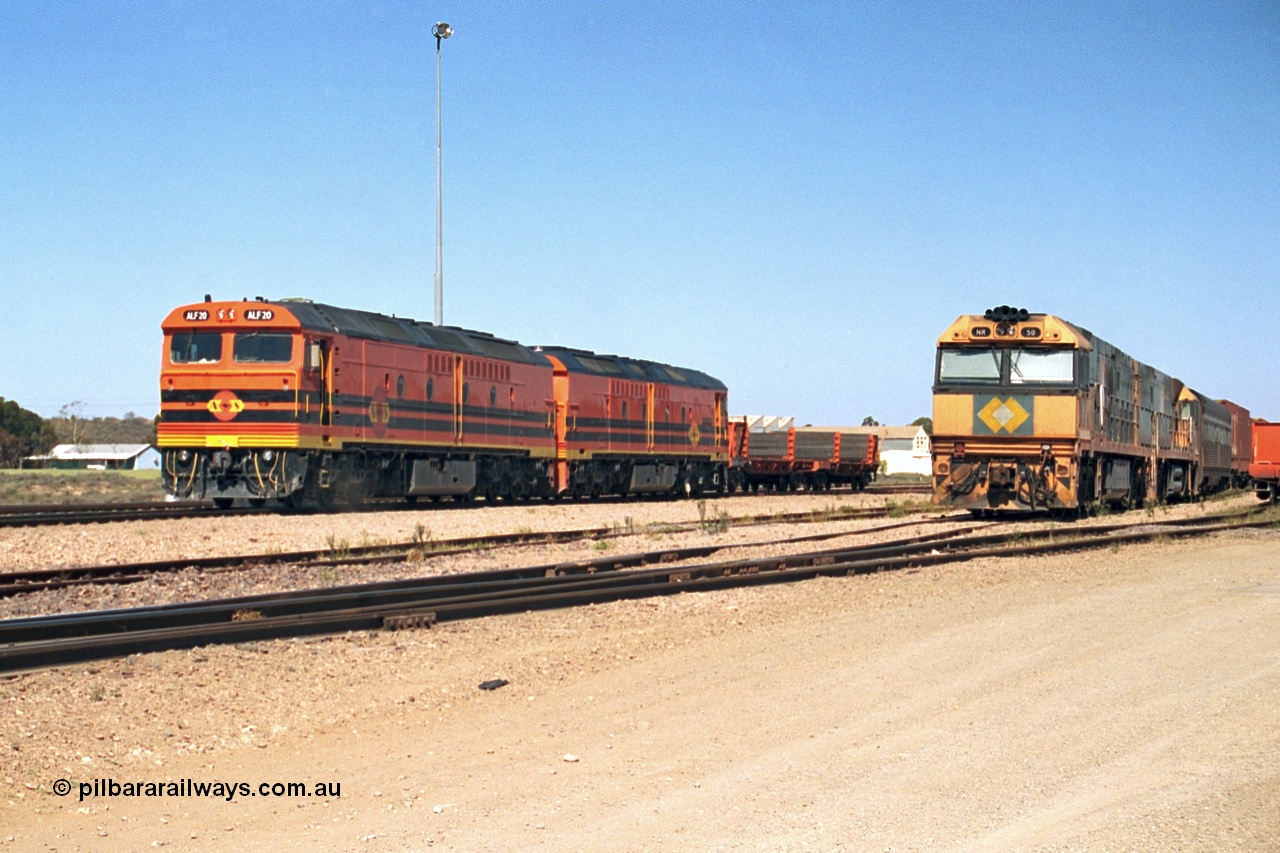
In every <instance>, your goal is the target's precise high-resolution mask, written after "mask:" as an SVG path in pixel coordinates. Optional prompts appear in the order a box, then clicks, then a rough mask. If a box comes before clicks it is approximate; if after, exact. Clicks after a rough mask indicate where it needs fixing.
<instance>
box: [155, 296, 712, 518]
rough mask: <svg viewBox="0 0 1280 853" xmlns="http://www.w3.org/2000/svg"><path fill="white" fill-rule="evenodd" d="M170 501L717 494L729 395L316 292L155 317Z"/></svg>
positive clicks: (694, 375) (660, 372) (684, 373)
mask: <svg viewBox="0 0 1280 853" xmlns="http://www.w3.org/2000/svg"><path fill="white" fill-rule="evenodd" d="M162 329H163V331H164V355H163V359H162V367H161V373H160V398H161V407H160V421H159V424H158V425H157V431H156V432H157V444H158V446H159V448H160V450H161V452H162V454H163V460H162V477H163V481H164V487H165V489H166V491H167V492H168V494H170V495H172V496H173V497H175V498H209V499H212V500H213V501H214V502H215V504H217V505H218V506H222V507H226V506H230V505H231V503H232V502H233V501H234V500H235V499H237V498H242V499H246V500H248V501H249V502H250V503H251V504H254V505H259V504H263V503H265V502H266V501H268V500H278V501H282V502H284V503H285V504H289V505H304V504H305V505H318V506H330V505H335V504H355V503H359V502H361V501H362V500H364V499H365V498H371V497H399V498H409V499H411V500H412V499H416V498H419V497H428V498H432V499H440V498H443V497H453V498H457V499H459V500H463V501H466V500H470V499H471V498H473V497H475V496H478V495H483V496H485V497H487V498H489V499H494V498H503V499H522V498H530V497H552V496H560V495H569V496H596V495H605V494H644V493H668V494H677V495H698V494H701V493H703V492H707V491H716V492H722V491H724V490H725V489H726V488H727V485H728V483H727V479H728V478H727V473H728V462H729V448H728V415H727V411H728V410H727V389H726V388H725V386H724V384H723V383H721V382H720V381H719V380H717V379H714V378H712V377H710V376H708V375H707V374H705V373H702V372H700V371H697V370H690V369H687V368H679V367H672V366H671V365H666V364H660V363H657V362H652V361H645V360H642V359H633V358H624V357H620V356H614V355H600V354H597V353H592V352H587V351H585V350H576V349H569V348H566V347H553V346H548V347H540V348H530V347H526V346H524V345H522V344H519V343H517V342H515V341H509V340H503V339H501V338H497V337H494V336H493V335H490V334H486V333H484V332H475V331H469V330H466V329H460V328H457V327H453V326H435V325H432V324H430V323H425V322H419V321H415V320H410V319H405V318H397V317H392V316H386V315H382V314H375V313H371V312H367V311H357V310H352V309H347V308H338V307H335V306H332V305H322V304H319V303H313V302H311V301H309V300H280V301H267V300H264V299H262V298H257V299H255V300H253V301H249V300H244V301H241V302H215V301H213V300H212V299H211V298H210V297H206V298H205V301H204V302H201V303H196V304H194V305H184V306H181V307H179V308H176V309H174V310H173V311H172V312H170V314H169V315H168V316H167V317H166V318H165V320H164V322H163V324H162Z"/></svg>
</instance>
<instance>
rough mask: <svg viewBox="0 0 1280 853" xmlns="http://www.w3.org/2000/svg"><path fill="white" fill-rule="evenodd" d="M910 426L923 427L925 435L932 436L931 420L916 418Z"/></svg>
mask: <svg viewBox="0 0 1280 853" xmlns="http://www.w3.org/2000/svg"><path fill="white" fill-rule="evenodd" d="M911 425H912V426H918V427H924V434H925V435H933V418H916V419H915V420H914V421H912V422H911Z"/></svg>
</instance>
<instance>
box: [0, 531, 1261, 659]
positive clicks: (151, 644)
mask: <svg viewBox="0 0 1280 853" xmlns="http://www.w3.org/2000/svg"><path fill="white" fill-rule="evenodd" d="M1224 519H1226V521H1225V522H1224ZM1274 524H1275V522H1274V521H1273V520H1265V521H1257V520H1255V521H1249V520H1245V519H1242V518H1239V517H1232V516H1205V517H1202V518H1196V519H1180V520H1177V521H1173V522H1170V521H1164V522H1147V523H1142V524H1136V525H1105V526H1095V527H1086V528H1076V529H1072V530H1063V529H1061V528H1056V529H1044V530H1036V531H1023V532H1020V533H1015V534H995V535H991V534H985V535H976V536H971V535H964V536H960V537H953V538H950V539H944V538H942V536H944V535H947V534H939V535H934V536H921V537H912V538H911V539H910V540H906V541H901V542H896V543H880V544H875V545H868V546H862V547H856V548H849V547H844V548H837V549H828V550H825V551H815V552H809V553H806V554H793V555H786V556H777V557H766V558H756V559H747V560H731V561H723V562H715V563H703V564H695V565H674V566H667V567H662V568H653V569H636V570H630V571H616V570H605V571H598V570H597V571H592V569H591V565H592V564H593V563H595V562H596V561H586V562H584V563H573V564H551V565H549V566H534V567H527V568H524V569H510V570H498V571H493V572H483V573H473V574H468V575H454V576H439V575H437V576H432V577H429V578H418V579H413V580H409V581H393V582H384V583H381V584H371V585H362V586H358V587H349V588H342V589H331V590H304V591H300V592H294V593H276V594H272V595H268V596H251V597H243V598H238V599H227V600H221V601H206V602H199V603H193V604H180V605H164V606H160V607H150V608H136V609H131V610H119V611H102V612H91V613H82V614H67V615H60V616H44V617H31V618H27V619H15V620H7V621H5V622H0V643H3V644H6V645H3V646H0V671H14V670H20V669H28V668H34V667H47V666H54V665H59V664H67V663H75V662H81V661H87V660H96V659H101V658H109V657H119V656H121V655H127V654H134V653H139V652H146V651H160V650H172V649H184V648H193V647H196V646H201V645H207V644H212V643H233V642H246V641H251V640H261V639H274V638H282V637H296V636H305V635H310V634H322V633H335V632H342V631H353V630H371V629H399V628H410V627H421V626H428V625H430V624H433V623H435V622H444V621H452V620H457V619H467V618H475V617H479V616H487V615H496V614H502V613H512V612H520V611H525V610H535V609H549V608H557V607H568V606H574V605H579V604H586V603H601V602H605V601H617V600H622V599H628V598H639V597H649V596H656V595H670V594H674V593H679V592H691V591H699V590H711V589H723V588H728V587H732V586H749V585H757V584H771V583H780V582H787V581H793V580H805V579H810V578H814V577H820V576H837V575H839V576H845V575H856V574H864V573H870V572H879V571H890V570H895V569H904V568H913V567H922V566H930V565H942V564H946V563H955V562H961V561H968V560H973V559H979V558H983V557H1011V556H1029V555H1033V554H1046V553H1061V552H1066V551H1078V550H1086V549H1096V548H1102V547H1109V546H1111V545H1113V544H1125V543H1133V542H1142V541H1148V540H1151V539H1156V538H1160V537H1167V538H1183V537H1188V536H1199V535H1206V534H1209V533H1214V532H1220V531H1224V530H1234V529H1241V528H1249V527H1263V526H1272V525H1274ZM1117 528H1122V529H1117ZM1140 528H1147V529H1145V530H1144V529H1140ZM1010 543H1013V544H1010ZM694 550H696V549H694ZM669 553H672V552H662V551H658V552H651V555H650V558H649V559H651V560H656V561H657V562H659V563H661V562H663V561H664V560H663V557H664V555H665V554H669ZM606 559H609V560H611V561H614V562H616V561H617V560H618V559H619V558H616V557H615V558H606Z"/></svg>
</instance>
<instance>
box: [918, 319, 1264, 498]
mask: <svg viewBox="0 0 1280 853" xmlns="http://www.w3.org/2000/svg"><path fill="white" fill-rule="evenodd" d="M1248 419H1249V413H1248V412H1247V411H1246V410H1244V409H1243V408H1241V407H1240V406H1237V405H1235V404H1233V403H1226V402H1215V401H1214V400H1212V399H1210V398H1208V397H1206V396H1205V395H1203V394H1201V393H1199V392H1198V391H1195V390H1193V389H1191V388H1189V387H1187V386H1186V385H1185V384H1184V383H1182V382H1181V381H1179V380H1178V379H1175V378H1174V377H1172V376H1168V375H1166V374H1164V373H1161V372H1160V371H1158V370H1156V369H1155V368H1153V367H1150V366H1148V365H1145V364H1143V363H1142V362H1140V361H1138V360H1137V359H1134V358H1132V357H1130V356H1129V355H1126V354H1125V353H1124V352H1121V351H1120V350H1119V349H1117V348H1116V347H1114V346H1112V345H1111V344H1109V343H1107V342H1106V341H1104V340H1102V339H1101V338H1098V337H1096V336H1095V335H1094V334H1092V333H1091V332H1089V331H1088V330H1086V329H1082V328H1080V327H1078V326H1074V325H1072V324H1071V323H1068V322H1067V321H1065V320H1063V319H1061V318H1059V317H1054V316H1051V315H1048V314H1031V313H1029V312H1027V311H1026V310H1025V309H1017V308H1010V307H1009V306H1007V305H1004V306H1000V307H999V308H994V309H991V310H989V311H987V312H986V313H985V314H984V315H967V316H962V317H960V318H959V319H957V320H956V321H955V322H954V323H952V324H951V326H950V327H949V328H948V329H947V330H946V331H945V332H943V334H942V336H941V337H940V338H939V339H938V350H937V362H936V371H935V374H934V387H933V426H934V435H933V477H934V502H935V503H937V504H941V505H944V506H953V507H957V508H964V509H969V510H970V511H972V512H984V511H989V510H993V509H1049V510H1072V511H1076V510H1081V509H1088V508H1092V507H1096V506H1099V505H1101V504H1110V505H1134V504H1140V503H1142V502H1144V501H1163V500H1171V499H1189V498H1194V497H1198V496H1200V495H1203V494H1207V493H1210V492H1213V491H1217V490H1219V489H1222V488H1225V487H1227V486H1228V485H1229V484H1230V483H1231V482H1232V481H1233V480H1235V481H1239V480H1240V479H1241V478H1242V477H1244V476H1247V471H1245V470H1242V468H1243V466H1244V465H1245V462H1246V454H1244V453H1241V452H1240V451H1241V448H1240V447H1238V446H1237V447H1234V451H1233V437H1234V438H1235V443H1236V444H1238V443H1239V439H1240V436H1242V435H1243V434H1244V432H1243V431H1244V430H1245V429H1246V427H1245V426H1244V425H1243V424H1245V423H1247V422H1248Z"/></svg>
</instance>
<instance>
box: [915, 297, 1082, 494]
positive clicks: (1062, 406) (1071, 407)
mask: <svg viewBox="0 0 1280 853" xmlns="http://www.w3.org/2000/svg"><path fill="white" fill-rule="evenodd" d="M1087 369H1088V366H1087V352H1086V351H1085V350H1083V349H1081V341H1080V339H1079V338H1078V337H1077V336H1076V335H1075V334H1074V330H1073V329H1071V328H1070V327H1069V326H1067V325H1066V324H1065V323H1062V322H1061V321H1059V320H1057V318H1054V317H1050V316H1048V315H1044V314H1029V313H1028V312H1027V311H1025V310H1019V309H1010V308H1007V307H1002V308H999V309H993V310H992V311H988V312H987V313H986V314H985V315H982V316H977V315H974V316H967V317H961V318H960V319H959V320H957V321H956V322H955V323H953V324H952V326H951V327H950V328H949V329H948V330H947V331H946V332H945V333H944V334H943V335H942V337H941V338H939V340H938V350H937V360H936V363H935V371H934V388H933V392H934V397H933V423H934V435H933V449H934V454H933V456H934V458H933V476H934V490H935V495H934V502H935V503H940V504H944V505H948V506H957V507H964V508H967V509H970V510H973V511H983V510H989V509H998V508H1007V509H1044V508H1052V509H1058V508H1066V507H1072V506H1075V491H1074V485H1075V484H1076V471H1075V461H1074V456H1075V453H1074V451H1075V434H1076V425H1077V405H1076V403H1077V394H1078V389H1079V386H1080V381H1081V380H1082V379H1083V377H1084V376H1085V375H1086V373H1087Z"/></svg>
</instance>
